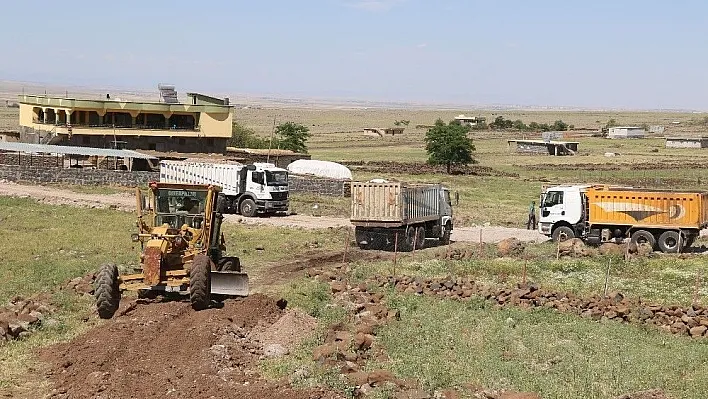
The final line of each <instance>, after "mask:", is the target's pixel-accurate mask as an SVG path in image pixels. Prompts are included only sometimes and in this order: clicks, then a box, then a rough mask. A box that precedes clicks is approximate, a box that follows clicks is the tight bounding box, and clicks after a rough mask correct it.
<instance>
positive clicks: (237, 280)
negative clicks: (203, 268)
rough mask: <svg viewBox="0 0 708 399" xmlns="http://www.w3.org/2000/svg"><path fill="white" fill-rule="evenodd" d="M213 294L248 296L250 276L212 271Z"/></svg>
mask: <svg viewBox="0 0 708 399" xmlns="http://www.w3.org/2000/svg"><path fill="white" fill-rule="evenodd" d="M211 293H212V294H222V295H235V296H248V274H246V273H239V272H227V271H222V272H219V271H215V270H212V271H211Z"/></svg>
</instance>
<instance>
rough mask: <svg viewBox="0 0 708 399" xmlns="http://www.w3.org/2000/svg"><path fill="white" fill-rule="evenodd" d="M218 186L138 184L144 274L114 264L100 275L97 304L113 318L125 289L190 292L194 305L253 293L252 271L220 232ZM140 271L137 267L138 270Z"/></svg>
mask: <svg viewBox="0 0 708 399" xmlns="http://www.w3.org/2000/svg"><path fill="white" fill-rule="evenodd" d="M220 191H221V188H220V187H218V186H213V185H196V184H170V183H157V182H152V183H150V184H149V190H148V196H147V197H145V196H144V195H143V194H142V192H141V191H140V189H136V199H137V213H138V223H137V225H138V230H139V232H138V233H135V234H133V235H132V236H131V238H132V240H133V241H134V242H140V244H141V247H142V249H143V250H142V254H141V255H140V269H139V271H140V272H139V273H134V274H122V275H121V274H119V272H118V268H117V267H116V265H114V264H105V265H103V266H101V268H100V269H99V271H98V273H97V274H96V283H95V287H96V288H95V294H94V295H95V298H96V309H97V310H98V314H99V316H100V317H101V318H104V319H110V318H111V317H113V314H114V313H115V312H116V310H117V309H118V304H119V302H120V297H121V292H122V291H124V290H129V291H138V293H139V295H147V294H148V293H150V292H154V291H157V292H178V293H189V298H190V301H191V304H192V307H193V308H194V309H195V310H201V309H205V308H207V307H209V305H210V303H211V300H212V294H215V295H214V297H215V298H223V296H224V295H228V296H247V295H248V275H247V274H246V273H242V272H241V264H240V262H239V259H238V258H237V257H227V256H224V252H225V251H226V246H225V244H224V236H223V234H222V233H221V222H222V219H223V216H222V213H223V210H224V209H225V205H226V204H225V201H224V198H223V196H222V195H219V193H220ZM136 271H137V270H136Z"/></svg>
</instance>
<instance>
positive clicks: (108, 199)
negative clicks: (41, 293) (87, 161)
mask: <svg viewBox="0 0 708 399" xmlns="http://www.w3.org/2000/svg"><path fill="white" fill-rule="evenodd" d="M0 196H10V197H25V198H35V199H37V200H38V201H40V202H42V203H47V204H50V205H71V206H80V207H88V208H112V209H118V210H122V211H128V212H132V211H134V210H135V198H134V197H133V196H132V195H130V194H127V193H126V194H124V193H120V194H86V193H77V192H74V191H70V190H65V189H60V188H56V187H47V186H32V185H24V184H15V183H10V182H0ZM225 221H226V222H228V223H244V224H251V225H254V224H255V225H266V226H275V227H299V228H305V229H326V228H338V227H347V226H351V224H350V223H349V220H348V219H346V218H334V217H325V216H310V215H289V216H274V217H257V218H246V217H243V216H241V215H226V217H225ZM480 230H481V231H482V241H483V242H485V243H495V242H499V241H501V240H504V239H506V238H510V237H516V238H518V239H519V240H522V241H534V242H542V241H545V240H546V239H547V238H546V237H545V236H542V235H541V234H539V233H537V232H536V231H534V230H524V229H517V228H511V227H499V226H483V227H455V230H453V232H452V240H453V241H458V242H479V239H480V234H479V233H480Z"/></svg>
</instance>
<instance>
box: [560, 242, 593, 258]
mask: <svg viewBox="0 0 708 399" xmlns="http://www.w3.org/2000/svg"><path fill="white" fill-rule="evenodd" d="M558 255H560V256H570V257H574V258H581V257H584V256H593V255H595V252H594V251H593V249H592V248H588V246H586V245H585V243H584V242H583V240H581V239H579V238H571V239H570V240H565V241H561V242H559V243H558Z"/></svg>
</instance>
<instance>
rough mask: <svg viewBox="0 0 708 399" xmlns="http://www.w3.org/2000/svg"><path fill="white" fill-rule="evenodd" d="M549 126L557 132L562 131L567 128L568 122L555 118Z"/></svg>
mask: <svg viewBox="0 0 708 399" xmlns="http://www.w3.org/2000/svg"><path fill="white" fill-rule="evenodd" d="M551 128H552V129H553V130H554V131H557V132H564V131H566V130H568V124H567V123H565V122H563V121H562V120H557V121H555V122H553V126H551Z"/></svg>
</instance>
